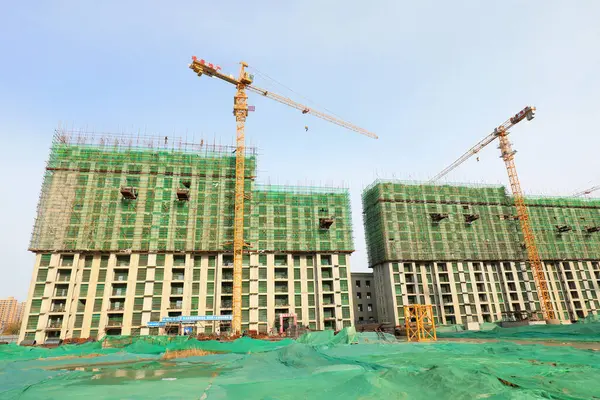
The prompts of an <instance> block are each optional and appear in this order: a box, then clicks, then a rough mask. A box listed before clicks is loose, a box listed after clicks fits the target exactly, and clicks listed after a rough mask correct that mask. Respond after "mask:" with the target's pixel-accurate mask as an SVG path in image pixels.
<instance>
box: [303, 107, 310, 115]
mask: <svg viewBox="0 0 600 400" xmlns="http://www.w3.org/2000/svg"><path fill="white" fill-rule="evenodd" d="M309 112H310V110H309V109H308V108H305V109H304V110H302V114H308V113H309Z"/></svg>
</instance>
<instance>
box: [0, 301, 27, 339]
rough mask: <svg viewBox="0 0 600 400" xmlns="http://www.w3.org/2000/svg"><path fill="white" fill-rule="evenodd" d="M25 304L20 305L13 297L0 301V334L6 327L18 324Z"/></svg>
mask: <svg viewBox="0 0 600 400" xmlns="http://www.w3.org/2000/svg"><path fill="white" fill-rule="evenodd" d="M24 306H25V303H20V302H18V301H17V299H15V298H14V297H9V298H7V299H0V332H1V331H2V330H3V329H4V328H5V327H6V326H8V325H10V324H12V323H15V322H19V321H21V319H22V318H23V311H24V310H25V307H24Z"/></svg>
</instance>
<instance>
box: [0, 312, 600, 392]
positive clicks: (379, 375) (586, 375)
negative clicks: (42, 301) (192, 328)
mask: <svg viewBox="0 0 600 400" xmlns="http://www.w3.org/2000/svg"><path fill="white" fill-rule="evenodd" d="M585 325H588V326H591V325H593V324H585ZM582 326H583V324H582ZM340 335H341V336H340ZM187 339H188V338H177V339H174V340H173V339H172V340H169V339H168V338H164V337H148V338H136V339H129V338H123V337H120V338H111V339H108V340H109V342H110V341H112V342H113V343H109V345H110V346H118V345H121V346H122V347H109V348H106V347H105V348H103V343H91V344H85V345H81V346H74V345H66V346H62V347H61V348H58V349H52V350H48V349H39V348H21V347H17V346H14V345H5V346H0V398H2V399H17V398H18V399H56V398H65V399H71V398H74V399H78V398H88V399H91V398H93V399H113V398H119V399H138V398H152V399H181V398H189V399H206V400H210V399H308V398H310V399H327V400H331V399H338V398H340V399H373V398H378V397H386V398H389V399H486V398H493V399H542V398H544V399H592V398H594V396H597V397H598V395H599V394H600V379H598V378H599V377H600V357H599V356H598V354H597V353H596V352H594V351H591V350H582V349H576V348H573V347H568V346H544V345H541V344H527V345H522V344H516V343H506V342H490V343H468V342H464V343H463V342H437V343H406V342H387V339H388V338H387V337H385V336H384V337H383V338H382V337H381V336H380V335H378V334H376V333H356V332H355V331H354V330H353V329H346V330H344V331H342V332H340V333H339V334H338V335H333V332H327V331H326V332H311V333H309V334H307V335H305V336H303V337H301V338H299V339H298V340H297V341H293V340H285V341H279V342H269V341H260V340H253V339H249V338H242V339H238V340H236V341H234V342H224V343H220V342H215V341H212V342H198V341H196V340H194V339H190V340H187ZM365 339H366V340H365ZM128 342H129V343H128ZM104 345H106V344H104ZM144 346H148V347H147V348H145V347H144ZM196 346H200V347H196ZM169 348H170V349H187V348H202V349H211V350H212V349H214V351H218V352H219V353H217V354H209V355H205V356H192V357H186V358H178V359H169V360H164V359H162V358H161V354H160V353H157V351H158V350H159V349H162V351H163V352H164V351H166V350H168V349H169ZM142 350H146V351H150V353H148V354H143V353H139V351H142ZM90 354H99V356H98V357H90V356H88V357H85V356H86V355H90ZM79 356H84V358H80V357H79ZM54 357H61V358H54Z"/></svg>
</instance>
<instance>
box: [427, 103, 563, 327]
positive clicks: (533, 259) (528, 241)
mask: <svg viewBox="0 0 600 400" xmlns="http://www.w3.org/2000/svg"><path fill="white" fill-rule="evenodd" d="M534 116H535V107H529V106H528V107H525V108H524V109H522V110H521V111H520V112H519V113H517V114H515V115H514V116H513V117H511V118H509V119H507V120H506V121H505V122H504V123H503V124H502V125H500V126H498V127H497V128H496V129H494V131H493V132H492V133H490V134H489V135H488V136H486V137H485V138H484V139H483V140H482V141H480V142H479V143H477V144H476V145H475V146H473V147H472V148H470V149H469V150H468V151H467V152H466V153H465V154H463V155H462V156H460V157H459V158H458V159H457V160H456V161H454V162H453V163H452V164H450V166H448V167H447V168H446V169H444V170H443V171H441V172H440V173H439V174H437V175H436V176H434V177H433V178H432V179H431V180H430V181H429V182H430V183H434V182H435V181H437V180H439V179H440V178H442V177H444V176H445V175H446V174H448V173H449V172H450V171H452V170H454V169H455V168H457V167H458V166H459V165H461V164H462V163H463V162H465V161H466V160H468V159H469V158H470V157H471V156H473V155H475V154H477V153H478V152H479V151H480V150H482V149H483V148H484V147H485V146H487V145H488V144H490V143H491V142H493V141H494V140H495V139H496V138H498V140H499V142H500V151H501V158H502V159H503V160H504V164H505V165H506V171H507V172H508V179H509V181H510V188H511V191H512V194H513V198H514V201H515V208H516V209H517V216H518V218H519V223H520V225H521V231H522V232H523V239H524V240H525V249H526V251H527V261H528V262H529V265H530V268H531V269H532V271H533V277H534V281H535V285H536V290H537V292H538V297H539V299H540V308H541V311H542V314H543V315H544V318H545V319H546V320H553V319H556V314H555V312H554V305H553V304H552V300H551V298H550V292H549V290H548V282H547V281H546V276H545V274H544V269H543V265H542V261H541V259H540V255H539V251H538V248H537V244H536V242H535V237H534V235H533V230H532V228H531V224H530V222H529V212H528V211H527V206H526V205H525V199H524V196H523V191H522V190H521V184H520V182H519V177H518V175H517V169H516V167H515V162H514V157H515V153H516V152H515V151H514V150H513V149H512V145H511V143H510V141H509V140H508V133H509V132H508V130H509V129H510V128H512V127H513V126H515V125H516V124H518V123H519V122H521V121H523V120H524V119H527V120H532V119H533V118H534Z"/></svg>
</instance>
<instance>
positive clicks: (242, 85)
mask: <svg viewBox="0 0 600 400" xmlns="http://www.w3.org/2000/svg"><path fill="white" fill-rule="evenodd" d="M240 64H241V66H240V73H239V76H238V78H235V77H233V75H225V74H223V73H221V72H220V71H221V67H219V66H218V65H214V64H211V63H208V62H206V61H204V60H198V59H197V58H196V57H195V56H194V57H192V63H191V64H190V65H189V67H190V69H192V70H193V71H194V72H195V73H196V74H198V76H202V75H203V74H204V75H207V76H211V77H215V78H219V79H221V80H223V81H225V82H229V83H231V84H232V85H235V86H236V88H237V92H236V94H235V96H234V102H233V115H234V116H235V121H236V151H235V202H234V217H233V321H232V333H234V334H239V333H240V332H241V330H242V254H243V252H244V163H245V159H244V151H245V140H244V125H245V122H246V117H247V116H248V102H247V100H248V96H247V95H246V90H248V91H251V92H254V93H258V94H261V95H263V96H265V97H268V98H270V99H273V100H275V101H278V102H280V103H282V104H285V105H288V106H290V107H293V108H295V109H297V110H300V111H302V114H311V115H314V116H315V117H319V118H321V119H324V120H326V121H329V122H332V123H334V124H336V125H339V126H341V127H344V128H346V129H350V130H352V131H355V132H358V133H360V134H363V135H366V136H368V137H370V138H373V139H377V135H375V134H374V133H371V132H369V131H367V130H365V129H363V128H360V127H358V126H356V125H353V124H351V123H349V122H346V121H343V120H341V119H339V118H336V117H333V116H331V115H328V114H325V113H323V112H320V111H317V110H314V109H311V108H309V107H307V106H305V105H303V104H300V103H297V102H295V101H293V100H291V99H288V98H287V97H284V96H281V95H279V94H276V93H273V92H270V91H268V90H264V89H261V88H258V87H256V86H253V85H252V82H253V80H254V76H253V75H251V74H249V73H248V72H247V71H246V67H248V64H247V63H245V62H243V61H242V62H241V63H240Z"/></svg>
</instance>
